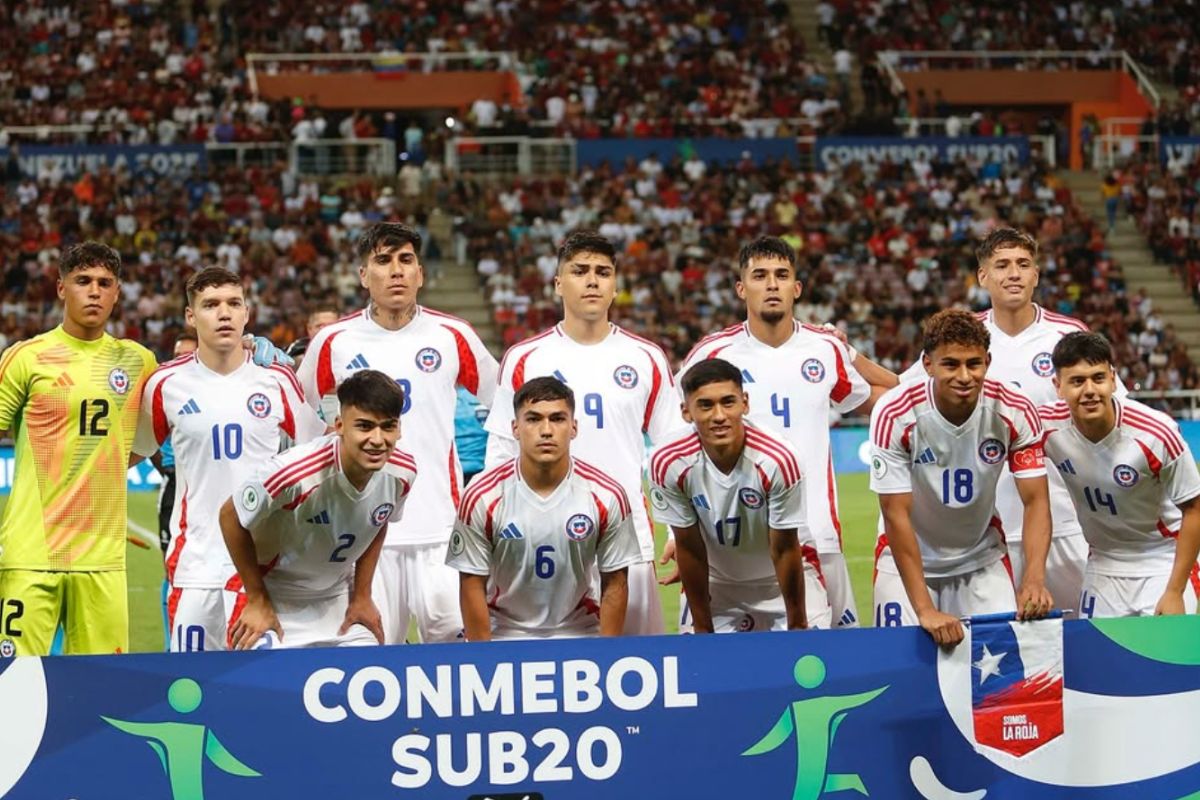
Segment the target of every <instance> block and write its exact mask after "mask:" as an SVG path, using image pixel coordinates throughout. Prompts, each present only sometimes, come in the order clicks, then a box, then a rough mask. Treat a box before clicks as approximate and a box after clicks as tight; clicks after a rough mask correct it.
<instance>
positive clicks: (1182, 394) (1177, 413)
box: [1129, 389, 1200, 419]
mask: <svg viewBox="0 0 1200 800" xmlns="http://www.w3.org/2000/svg"><path fill="white" fill-rule="evenodd" d="M1129 396H1130V397H1132V398H1133V399H1134V400H1139V401H1141V402H1143V403H1145V404H1146V405H1148V406H1150V407H1151V408H1157V409H1158V410H1160V411H1163V412H1166V413H1168V414H1170V415H1171V416H1172V417H1175V418H1177V419H1200V389H1161V390H1159V391H1134V392H1130V393H1129Z"/></svg>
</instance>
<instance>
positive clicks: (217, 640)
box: [167, 586, 240, 653]
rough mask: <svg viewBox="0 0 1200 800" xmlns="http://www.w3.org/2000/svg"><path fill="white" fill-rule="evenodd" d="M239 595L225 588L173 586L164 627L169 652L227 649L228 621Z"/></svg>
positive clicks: (168, 600)
mask: <svg viewBox="0 0 1200 800" xmlns="http://www.w3.org/2000/svg"><path fill="white" fill-rule="evenodd" d="M239 596H240V595H239V593H238V592H234V591H229V590H227V589H194V588H187V587H182V586H181V587H176V588H173V589H171V590H170V593H169V594H168V595H167V626H168V629H169V630H170V632H171V643H170V651H171V652H172V653H199V652H204V651H210V652H211V651H216V650H227V649H228V643H227V642H226V634H227V631H228V623H229V619H230V618H231V617H232V616H233V614H234V611H235V610H236V609H237V606H238V598H239Z"/></svg>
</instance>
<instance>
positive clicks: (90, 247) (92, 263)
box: [58, 241, 121, 280]
mask: <svg viewBox="0 0 1200 800" xmlns="http://www.w3.org/2000/svg"><path fill="white" fill-rule="evenodd" d="M88 267H104V268H105V269H107V270H108V271H109V272H111V273H112V274H113V277H115V278H116V279H117V280H120V279H121V254H120V253H118V252H117V251H116V250H114V249H112V248H111V247H109V246H108V245H106V244H102V243H101V242H90V241H89V242H80V243H79V244H74V245H71V246H70V247H68V248H67V251H66V252H65V253H63V255H62V258H61V259H59V262H58V277H59V278H65V277H67V276H68V275H70V274H71V273H72V272H74V271H75V270H77V269H87V268H88Z"/></svg>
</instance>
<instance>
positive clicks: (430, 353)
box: [414, 347, 442, 372]
mask: <svg viewBox="0 0 1200 800" xmlns="http://www.w3.org/2000/svg"><path fill="white" fill-rule="evenodd" d="M414 360H415V361H416V363H417V369H419V370H421V372H437V369H438V367H440V366H441V365H442V354H441V353H439V352H438V351H437V350H435V349H433V348H432V347H423V348H421V350H420V351H419V352H418V353H417V357H416V359H414Z"/></svg>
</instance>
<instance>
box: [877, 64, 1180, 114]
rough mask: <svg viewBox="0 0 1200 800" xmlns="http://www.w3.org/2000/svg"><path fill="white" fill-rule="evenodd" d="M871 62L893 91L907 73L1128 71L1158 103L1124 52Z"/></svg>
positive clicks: (1154, 102) (1156, 102) (901, 86)
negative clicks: (943, 70)
mask: <svg viewBox="0 0 1200 800" xmlns="http://www.w3.org/2000/svg"><path fill="white" fill-rule="evenodd" d="M875 61H876V63H877V64H878V66H879V69H880V71H881V72H882V73H883V74H884V76H885V77H886V78H887V80H888V83H889V84H890V85H891V87H892V91H893V92H903V91H906V88H905V86H904V81H903V80H901V79H900V75H899V73H901V72H908V71H911V70H918V69H1010V68H1013V69H1015V68H1025V69H1028V68H1030V67H1032V68H1035V69H1038V68H1040V69H1047V68H1048V66H1047V65H1052V66H1053V67H1054V68H1056V69H1057V68H1059V67H1060V66H1063V65H1065V66H1066V68H1067V69H1087V70H1096V69H1109V70H1121V71H1123V72H1128V73H1129V75H1130V77H1132V78H1133V79H1134V81H1135V82H1136V83H1137V85H1138V90H1139V91H1141V93H1142V94H1143V95H1145V96H1146V97H1147V98H1148V99H1149V100H1150V104H1151V105H1152V106H1153V107H1154V108H1158V106H1159V103H1161V102H1162V98H1161V97H1160V96H1159V93H1158V90H1157V89H1156V88H1155V87H1154V83H1153V82H1152V81H1151V80H1150V78H1149V76H1148V75H1146V71H1145V70H1144V69H1142V66H1141V65H1140V64H1138V63H1137V60H1136V59H1134V58H1133V56H1131V55H1129V53H1128V52H1127V51H1125V50H1115V51H1114V50H884V51H881V52H880V53H878V54H877V55H876V58H875ZM1039 65H1040V66H1039Z"/></svg>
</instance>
